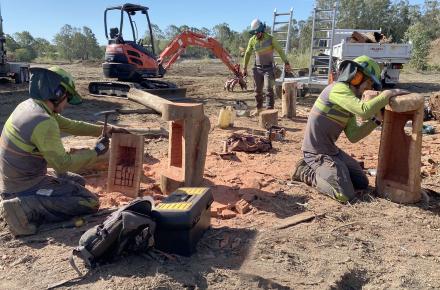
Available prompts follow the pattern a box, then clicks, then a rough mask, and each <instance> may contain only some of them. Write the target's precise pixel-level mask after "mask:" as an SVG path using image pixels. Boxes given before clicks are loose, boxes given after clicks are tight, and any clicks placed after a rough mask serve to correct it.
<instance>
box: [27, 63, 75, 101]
mask: <svg viewBox="0 0 440 290" xmlns="http://www.w3.org/2000/svg"><path fill="white" fill-rule="evenodd" d="M30 74H31V77H30V81H29V94H30V96H31V98H33V99H37V100H50V101H52V102H54V103H59V102H60V101H62V98H63V97H64V95H67V102H68V103H69V104H71V105H79V104H81V103H82V99H81V96H80V95H79V93H78V92H77V91H76V89H75V82H74V79H73V77H72V75H71V74H70V73H68V72H66V71H65V70H64V69H62V68H60V67H59V66H53V67H50V68H48V69H46V68H42V67H33V68H31V69H30Z"/></svg>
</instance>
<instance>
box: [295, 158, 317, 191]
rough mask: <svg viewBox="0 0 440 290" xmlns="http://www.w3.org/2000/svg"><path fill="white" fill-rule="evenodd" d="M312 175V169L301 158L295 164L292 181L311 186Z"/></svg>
mask: <svg viewBox="0 0 440 290" xmlns="http://www.w3.org/2000/svg"><path fill="white" fill-rule="evenodd" d="M314 173H315V172H314V171H313V169H312V168H311V167H310V166H309V165H308V164H307V163H306V162H305V161H304V158H301V159H300V160H298V161H297V162H296V164H295V169H294V171H293V174H292V180H293V181H299V182H304V183H305V184H307V185H309V186H312V185H313V177H314Z"/></svg>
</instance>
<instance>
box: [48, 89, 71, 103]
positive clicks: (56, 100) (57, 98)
mask: <svg viewBox="0 0 440 290" xmlns="http://www.w3.org/2000/svg"><path fill="white" fill-rule="evenodd" d="M66 92H67V90H66V88H65V87H63V86H62V85H59V86H58V87H57V88H56V89H55V91H54V92H53V94H54V96H55V97H54V98H53V99H49V100H50V101H51V102H52V103H54V105H58V104H59V103H61V101H62V100H63V99H62V97H63V96H64V95H65V94H66Z"/></svg>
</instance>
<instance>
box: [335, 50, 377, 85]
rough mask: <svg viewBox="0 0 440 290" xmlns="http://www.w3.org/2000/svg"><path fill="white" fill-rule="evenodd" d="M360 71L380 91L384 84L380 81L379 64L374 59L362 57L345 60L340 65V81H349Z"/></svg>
mask: <svg viewBox="0 0 440 290" xmlns="http://www.w3.org/2000/svg"><path fill="white" fill-rule="evenodd" d="M358 69H359V70H360V71H361V72H362V73H363V74H364V75H365V76H366V77H368V78H370V79H371V80H372V81H373V88H374V89H375V90H380V89H381V88H382V83H381V81H380V79H381V77H380V74H381V69H380V66H379V64H378V63H377V62H376V61H375V60H374V59H372V58H370V57H368V56H366V55H361V56H358V57H356V58H355V59H353V60H344V61H343V62H341V64H340V65H339V71H340V76H339V78H338V81H349V80H351V78H353V76H354V75H355V74H356V71H357V70H358Z"/></svg>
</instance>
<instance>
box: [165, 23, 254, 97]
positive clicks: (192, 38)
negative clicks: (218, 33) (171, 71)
mask: <svg viewBox="0 0 440 290" xmlns="http://www.w3.org/2000/svg"><path fill="white" fill-rule="evenodd" d="M188 46H198V47H204V48H206V49H210V50H211V51H212V53H213V54H214V55H215V56H216V57H217V58H218V59H220V60H221V61H222V62H223V63H224V64H225V65H226V66H227V67H228V69H229V70H230V71H231V72H232V73H233V74H234V75H235V77H234V78H232V79H230V80H228V81H226V83H225V89H228V90H233V89H234V86H235V85H236V84H237V83H238V84H239V85H240V87H241V89H242V90H243V89H247V85H246V81H245V80H244V77H243V74H242V73H241V71H240V65H239V64H236V63H234V61H233V60H232V57H231V56H230V55H229V53H228V52H227V51H226V50H225V49H224V48H223V46H222V45H221V44H220V43H219V42H218V41H217V40H215V39H214V38H212V37H207V36H205V35H203V34H200V33H196V32H192V31H184V32H182V33H181V34H179V35H177V36H176V37H175V38H174V39H173V41H171V43H170V44H169V45H168V46H167V47H166V48H165V49H164V51H162V53H161V54H160V56H159V58H158V60H157V61H158V64H159V65H162V67H163V68H164V69H165V70H167V69H168V68H169V67H170V66H171V65H172V64H173V63H174V62H175V61H176V60H177V58H178V57H179V56H180V55H181V54H182V53H183V52H184V51H185V49H186V48H187V47H188Z"/></svg>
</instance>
